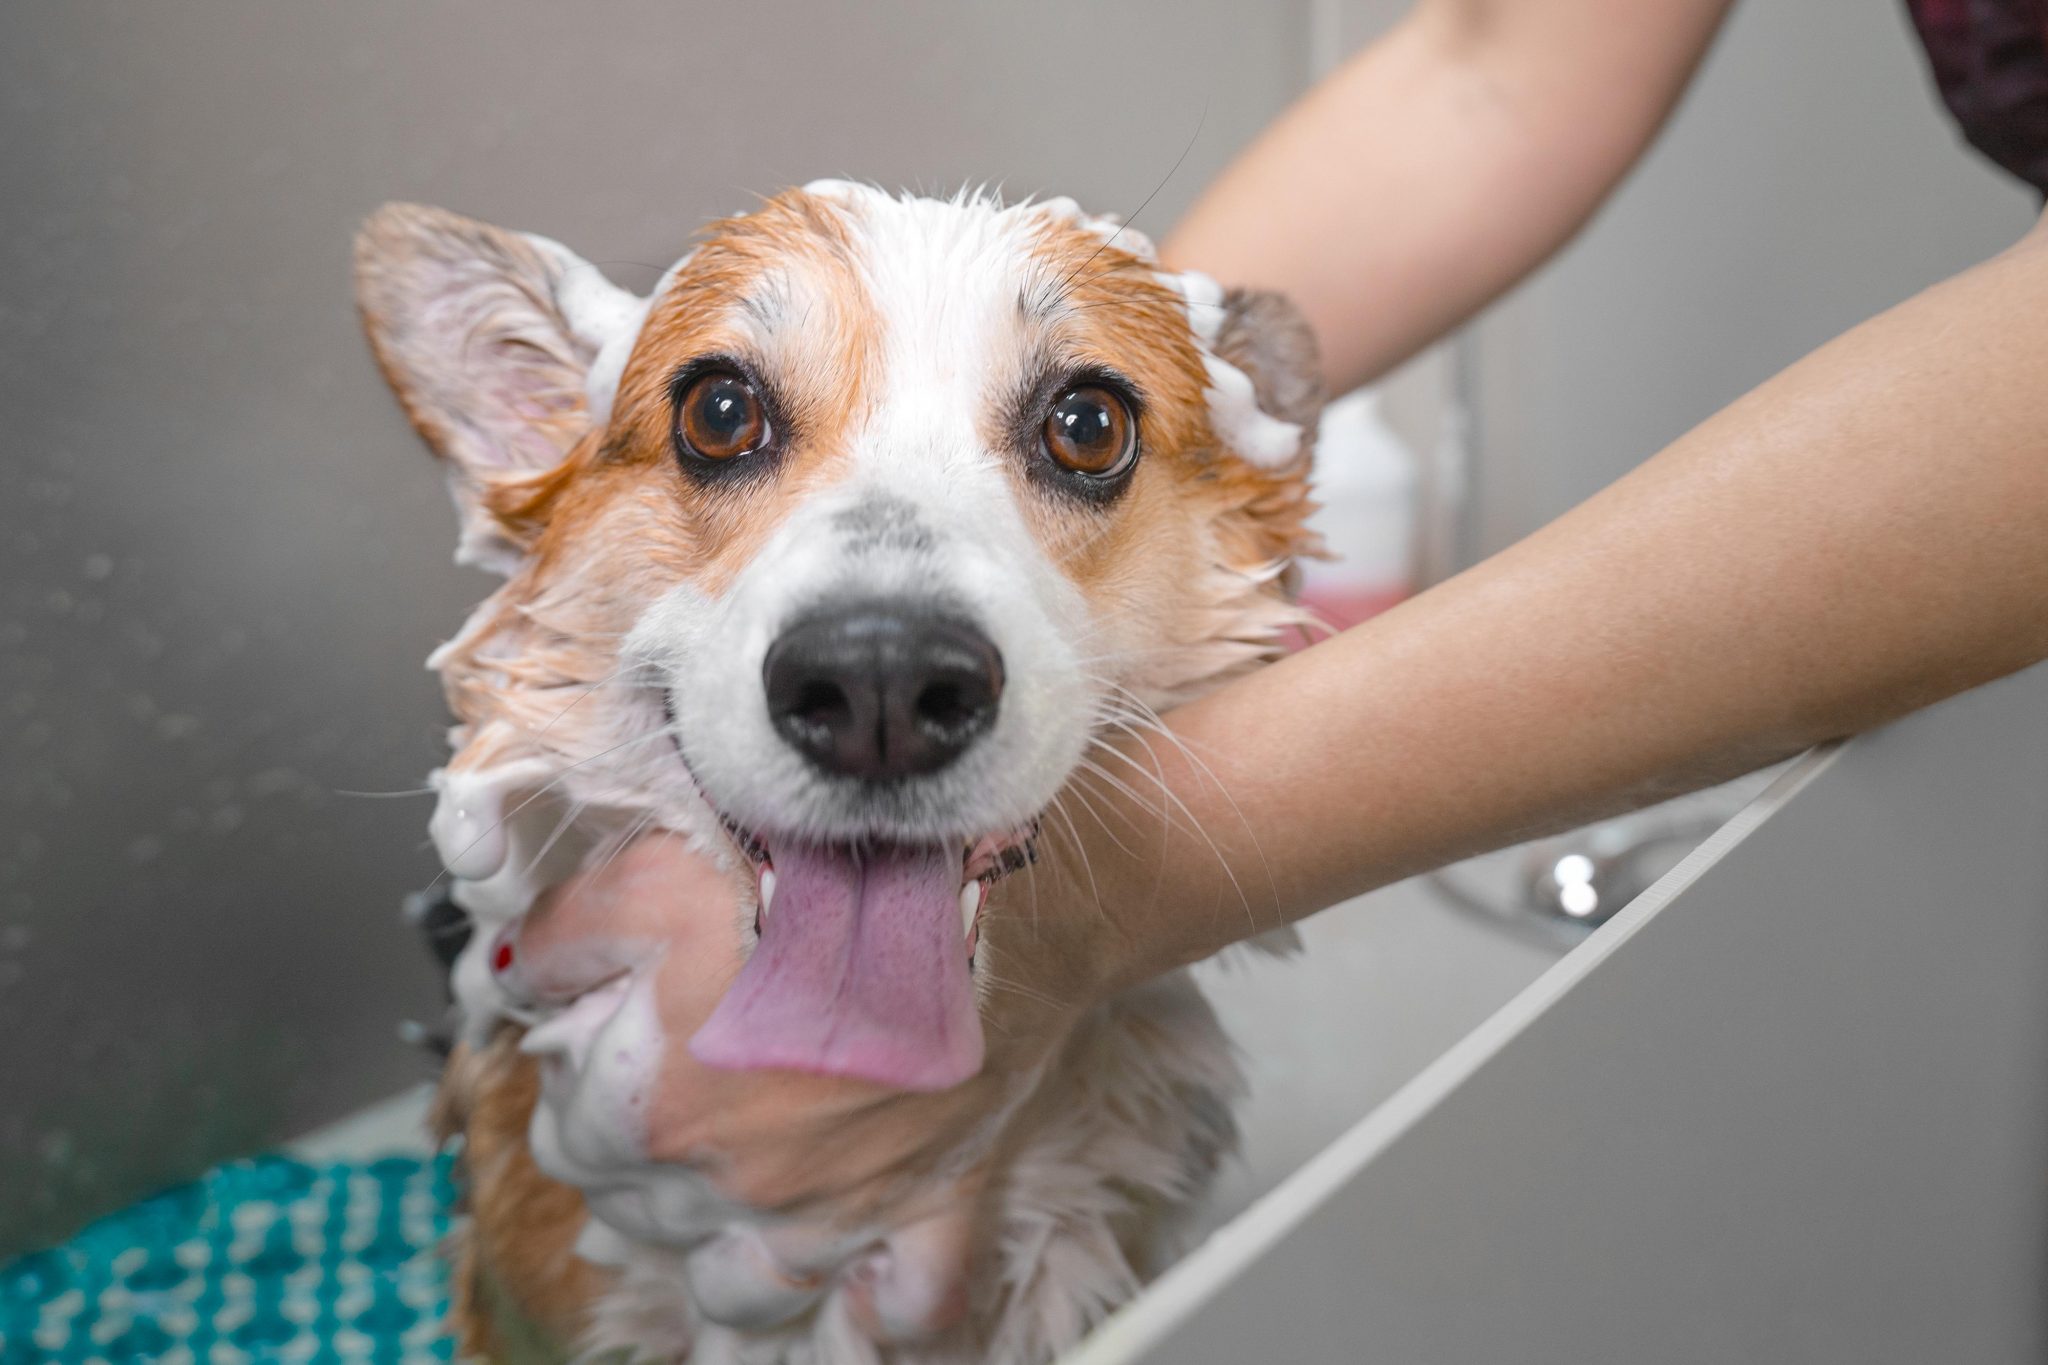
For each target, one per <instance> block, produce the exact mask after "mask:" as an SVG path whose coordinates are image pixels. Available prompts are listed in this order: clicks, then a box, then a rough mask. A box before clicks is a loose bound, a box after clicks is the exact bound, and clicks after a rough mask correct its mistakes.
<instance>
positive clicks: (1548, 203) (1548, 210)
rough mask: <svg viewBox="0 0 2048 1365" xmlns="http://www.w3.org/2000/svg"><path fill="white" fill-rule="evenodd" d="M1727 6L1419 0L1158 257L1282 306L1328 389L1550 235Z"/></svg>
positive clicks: (1503, 281)
mask: <svg viewBox="0 0 2048 1365" xmlns="http://www.w3.org/2000/svg"><path fill="white" fill-rule="evenodd" d="M1727 3H1728V0H1659V3H1656V4H1648V5H1646V4H1642V3H1641V2H1640V0H1427V2H1426V3H1423V4H1420V5H1418V6H1417V8H1416V11H1415V13H1414V14H1412V15H1411V16H1410V17H1409V18H1408V19H1406V20H1404V21H1403V22H1402V23H1401V24H1400V25H1398V26H1397V27H1396V28H1395V29H1393V30H1392V31H1391V32H1390V33H1389V34H1388V35H1387V36H1386V37H1384V38H1382V39H1381V40H1380V41H1379V42H1377V43H1374V44H1373V45H1372V46H1371V47H1369V48H1367V49H1366V50H1365V51H1363V52H1361V53H1360V54H1359V55H1358V56H1357V57H1355V58H1353V59H1352V60H1351V61H1350V62H1348V63H1346V64H1345V65H1344V66H1343V67H1341V68H1339V69H1338V71H1337V72H1335V73H1334V74H1333V75H1332V76H1330V77H1329V78H1328V79H1327V80H1325V81H1324V82H1323V83H1322V84H1320V85H1318V86H1317V87H1316V88H1315V89H1314V90H1313V91H1311V92H1310V93H1309V94H1308V96H1307V97H1305V98H1304V99H1303V100H1302V101H1301V102H1300V103H1299V104H1297V105H1296V106H1295V107H1294V108H1293V109H1291V110H1289V111H1288V113H1287V114H1286V115H1285V116H1284V117H1282V118H1281V119H1280V120H1279V121H1278V122H1277V123H1275V124H1274V125H1273V126H1272V128H1271V129H1269V130H1268V131H1267V132H1266V134H1265V135H1264V136H1263V137H1261V138H1260V139H1259V141H1258V142H1257V143H1255V144H1254V145H1253V146H1252V147H1251V149H1250V150H1249V151H1247V152H1246V153H1245V154H1244V155H1243V156H1241V157H1240V158H1239V159H1238V160H1237V161H1236V162H1235V163H1234V164H1233V165H1232V166H1231V167H1230V169H1229V170H1228V171H1227V172H1225V173H1224V175H1223V176H1222V177H1221V178H1220V179H1218V180H1217V182H1216V183H1215V184H1214V185H1213V186H1212V187H1211V188H1210V189H1209V191H1208V193H1207V194H1205V195H1204V196H1203V198H1202V199H1201V201H1200V202H1199V203H1198V204H1197V205H1196V206H1195V208H1194V210H1193V211H1192V212H1191V213H1190V214H1189V215H1188V217H1187V218H1186V220H1185V221H1184V222H1183V223H1182V224H1181V226H1180V227H1179V229H1178V230H1177V231H1175V233H1174V234H1173V236H1172V237H1171V238H1169V239H1168V241H1167V243H1166V245H1165V248H1164V255H1165V257H1166V259H1167V260H1168V261H1169V262H1170V263H1172V264H1174V265H1176V266H1178V267H1180V268H1183V269H1189V268H1192V269H1197V270H1201V271H1204V272H1206V273H1208V274H1210V275H1213V276H1215V277H1216V278H1217V279H1219V280H1222V281H1223V282H1224V283H1226V284H1232V285H1257V286H1263V287H1267V288H1273V289H1278V290H1280V291H1281V292H1283V293H1285V294H1287V295H1289V296H1290V297H1292V298H1294V299H1295V300H1297V301H1298V302H1299V303H1300V304H1301V306H1302V307H1303V309H1304V311H1305V312H1306V313H1307V314H1308V317H1309V321H1310V322H1311V324H1312V325H1313V326H1314V327H1315V329H1316V333H1317V337H1318V339H1319V340H1320V342H1321V343H1322V349H1323V358H1324V367H1325V370H1326V372H1327V376H1328V378H1329V380H1330V382H1331V386H1332V388H1333V389H1334V390H1342V389H1346V388H1349V387H1351V386H1352V385H1354V384H1357V383H1360V382H1363V381H1364V380H1366V379H1368V378H1370V377H1372V376H1373V375H1376V374H1379V373H1381V372H1383V371H1385V370H1387V369H1389V368H1391V367H1392V366H1393V365H1395V364H1397V363H1399V362H1400V361H1401V360H1403V359H1405V358H1406V357H1408V356H1410V355H1412V354H1414V353H1415V352H1416V351H1418V350H1420V349H1422V348H1423V347H1424V346H1427V345H1428V344H1429V343H1430V342H1432V341H1434V340H1436V339H1437V338H1439V337H1441V336H1443V335H1444V334H1445V333H1446V332H1448V331H1449V330H1450V329H1451V328H1453V327H1455V326H1456V325H1457V324H1458V323H1460V322H1462V321H1463V320H1464V319H1465V318H1467V317H1469V316H1470V315H1471V314H1472V313H1473V312H1474V311H1476V310H1477V309H1478V308H1479V307H1481V306H1482V305H1483V304H1485V303H1486V302H1487V301H1488V300H1490V299H1492V298H1494V297H1495V296H1496V295H1498V294H1499V293H1501V292H1502V291H1503V290H1505V289H1506V288H1508V287H1509V286H1510V285H1512V284H1514V283H1515V282H1516V281H1517V280H1519V279H1521V278H1522V277H1523V276H1524V275H1526V274H1527V273H1528V272H1529V271H1530V270H1532V269H1534V268H1535V267H1536V266H1537V265H1538V264H1540V263H1541V262H1542V261H1543V260H1544V259H1545V258H1546V257H1548V256H1549V255H1550V254H1551V252H1553V251H1555V250H1556V249H1557V248H1558V247H1559V246H1560V245H1562V244H1563V243H1564V242H1565V240H1566V239H1568V238H1569V237H1570V236H1571V234H1572V233H1573V232H1574V231H1576V230H1577V229H1578V227H1579V226H1580V225H1581V224H1582V223H1584V222H1585V220H1586V219H1587V217H1588V216H1590V215H1591V214H1592V212H1593V210H1594V209H1595V208H1596V207H1598V205H1599V203H1600V201H1601V200H1602V199H1603V198H1604V197H1605V196H1606V194H1607V192H1608V191H1609V190H1610V189H1611V188H1613V186H1614V185H1615V183H1616V182H1617V181H1618V180H1619V179H1620V178H1621V176H1622V175H1623V174H1624V173H1625V172H1626V171H1627V169H1628V168H1629V166H1631V165H1632V164H1633V163H1634V162H1635V160H1636V158H1637V157H1638V156H1639V155H1640V154H1641V152H1642V149H1643V147H1644V146H1645V145H1646V144H1647V143H1648V142H1649V140H1650V138H1651V137H1652V136H1653V135H1654V134H1655V133H1656V131H1657V129H1658V127H1659V126H1660V125H1661V124H1662V123H1663V121H1664V117H1665V115H1666V114H1667V113H1668V112H1669V110H1670V108H1671V106H1672V105H1673V103H1674V102H1675V101H1676V100H1677V98H1678V94H1679V92H1680V91H1681V90H1682V89H1683V88H1684V86H1685V83H1686V80H1687V79H1688V78H1689V77H1690V75H1691V73H1692V70H1693V68H1694V66H1695V65H1696V63H1697V62H1698V60H1699V57H1700V55H1701V54H1702V53H1703V52H1704V51H1705V49H1706V46H1707V43H1708V41H1709V39H1710V38H1711V37H1712V35H1713V31H1714V28H1715V26H1716V24H1717V23H1718V22H1719V19H1720V16H1721V14H1722V13H1723V12H1724V11H1725V9H1726V8H1727Z"/></svg>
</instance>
